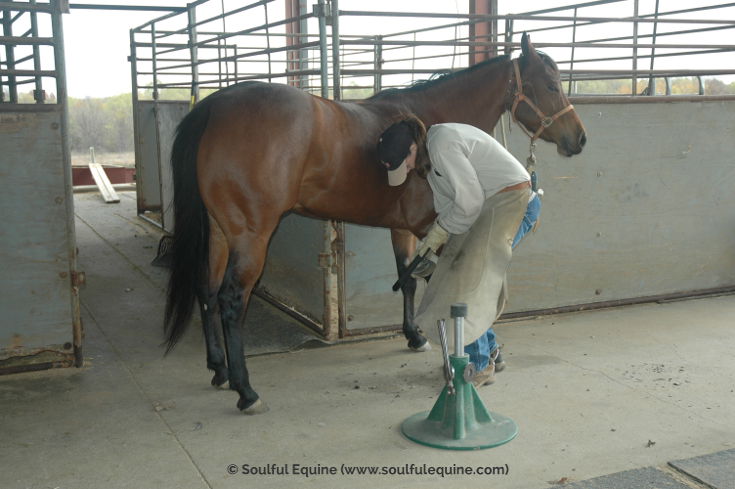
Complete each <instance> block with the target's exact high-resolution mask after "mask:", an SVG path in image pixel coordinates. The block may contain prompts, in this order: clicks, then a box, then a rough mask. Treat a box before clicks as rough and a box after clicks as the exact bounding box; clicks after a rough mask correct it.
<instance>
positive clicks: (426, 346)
mask: <svg viewBox="0 0 735 489" xmlns="http://www.w3.org/2000/svg"><path fill="white" fill-rule="evenodd" d="M411 350H413V351H415V352H425V351H431V343H429V340H426V343H424V344H423V345H421V346H417V347H415V348H413V347H411Z"/></svg>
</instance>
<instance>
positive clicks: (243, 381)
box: [219, 220, 277, 414]
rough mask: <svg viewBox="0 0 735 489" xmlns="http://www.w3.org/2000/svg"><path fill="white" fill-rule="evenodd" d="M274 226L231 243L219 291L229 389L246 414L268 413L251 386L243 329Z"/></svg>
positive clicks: (235, 239)
mask: <svg viewBox="0 0 735 489" xmlns="http://www.w3.org/2000/svg"><path fill="white" fill-rule="evenodd" d="M276 224H277V220H276V221H275V222H274V223H273V225H272V226H268V227H267V228H268V229H267V230H266V231H265V232H262V233H255V232H253V231H244V232H243V233H242V234H241V235H240V236H237V237H235V238H234V239H233V240H232V245H231V247H230V249H231V252H230V257H229V261H228V265H227V270H226V271H225V276H224V281H223V283H222V287H221V288H220V292H219V306H220V314H221V318H222V332H223V335H224V340H225V349H226V352H227V365H228V373H229V381H230V389H232V390H235V391H237V392H238V394H240V400H239V401H238V402H237V407H238V408H239V409H240V411H242V412H243V413H245V414H258V413H261V412H264V411H267V410H268V408H267V407H266V405H265V404H264V403H263V402H262V401H261V400H260V398H259V396H258V394H257V393H256V392H255V390H253V388H252V387H251V385H250V377H249V375H248V370H247V366H246V364H245V351H244V348H243V338H242V328H243V325H244V323H245V311H246V309H247V305H248V302H249V300H250V294H251V292H252V291H253V287H254V286H255V283H256V282H257V280H258V278H259V277H260V274H261V273H262V271H263V265H264V263H265V255H266V251H267V249H268V241H269V239H270V237H271V234H272V233H273V231H274V230H275V226H276Z"/></svg>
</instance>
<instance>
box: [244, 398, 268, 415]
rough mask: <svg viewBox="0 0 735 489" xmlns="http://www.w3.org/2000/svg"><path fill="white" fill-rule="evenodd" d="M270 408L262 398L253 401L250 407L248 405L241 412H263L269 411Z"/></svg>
mask: <svg viewBox="0 0 735 489" xmlns="http://www.w3.org/2000/svg"><path fill="white" fill-rule="evenodd" d="M269 410H270V408H269V407H268V405H267V404H266V403H264V402H263V401H261V400H260V399H258V400H256V401H255V402H254V403H252V404H251V405H250V406H249V407H246V408H245V409H240V412H241V413H243V414H248V415H253V414H263V413H265V412H268V411H269Z"/></svg>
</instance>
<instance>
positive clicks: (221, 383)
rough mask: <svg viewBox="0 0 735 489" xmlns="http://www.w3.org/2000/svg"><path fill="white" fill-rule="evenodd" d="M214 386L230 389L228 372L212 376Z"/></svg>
mask: <svg viewBox="0 0 735 489" xmlns="http://www.w3.org/2000/svg"><path fill="white" fill-rule="evenodd" d="M212 386H213V387H214V388H215V389H229V388H230V381H229V380H228V379H227V375H226V374H223V375H220V374H214V377H212Z"/></svg>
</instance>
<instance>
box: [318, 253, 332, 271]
mask: <svg viewBox="0 0 735 489" xmlns="http://www.w3.org/2000/svg"><path fill="white" fill-rule="evenodd" d="M332 265H334V256H332V254H331V253H319V268H325V269H326V268H332Z"/></svg>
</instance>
